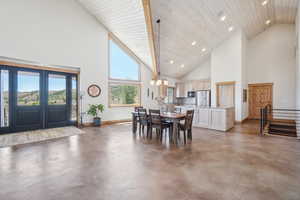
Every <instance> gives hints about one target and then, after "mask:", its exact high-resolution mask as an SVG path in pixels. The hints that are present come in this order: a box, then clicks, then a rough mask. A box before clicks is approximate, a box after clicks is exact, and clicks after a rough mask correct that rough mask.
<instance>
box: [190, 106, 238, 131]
mask: <svg viewBox="0 0 300 200" xmlns="http://www.w3.org/2000/svg"><path fill="white" fill-rule="evenodd" d="M234 122H235V110H234V107H196V108H195V114H194V121H193V125H194V127H202V128H209V129H214V130H219V131H228V130H229V129H231V128H233V127H234Z"/></svg>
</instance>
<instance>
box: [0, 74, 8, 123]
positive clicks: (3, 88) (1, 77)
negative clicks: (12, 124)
mask: <svg viewBox="0 0 300 200" xmlns="http://www.w3.org/2000/svg"><path fill="white" fill-rule="evenodd" d="M8 77H9V72H8V70H0V105H1V110H0V119H1V126H0V127H8V126H9V112H8V111H9V110H8V109H9V93H8V82H9V81H8V79H9V78H8Z"/></svg>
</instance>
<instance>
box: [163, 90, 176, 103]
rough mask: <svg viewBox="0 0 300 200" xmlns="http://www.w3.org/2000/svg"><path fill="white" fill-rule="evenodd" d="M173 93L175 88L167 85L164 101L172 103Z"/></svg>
mask: <svg viewBox="0 0 300 200" xmlns="http://www.w3.org/2000/svg"><path fill="white" fill-rule="evenodd" d="M174 94H175V88H172V87H168V88H167V98H165V103H174Z"/></svg>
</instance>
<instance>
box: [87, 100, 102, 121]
mask: <svg viewBox="0 0 300 200" xmlns="http://www.w3.org/2000/svg"><path fill="white" fill-rule="evenodd" d="M103 111H104V105H103V104H92V105H89V109H88V111H87V113H88V114H89V115H92V116H93V117H94V126H101V118H100V117H98V114H99V112H101V113H102V112H103Z"/></svg>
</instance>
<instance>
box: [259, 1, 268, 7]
mask: <svg viewBox="0 0 300 200" xmlns="http://www.w3.org/2000/svg"><path fill="white" fill-rule="evenodd" d="M268 3H269V1H268V0H264V1H263V2H261V5H262V6H265V5H267V4H268Z"/></svg>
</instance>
